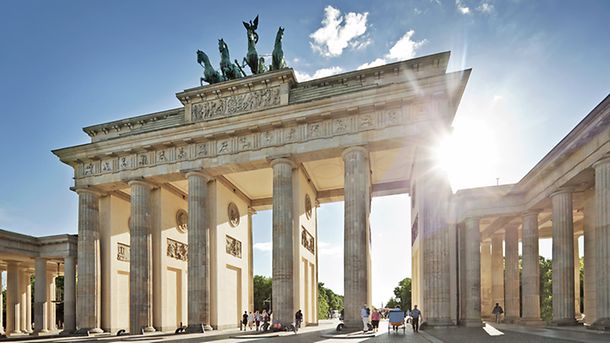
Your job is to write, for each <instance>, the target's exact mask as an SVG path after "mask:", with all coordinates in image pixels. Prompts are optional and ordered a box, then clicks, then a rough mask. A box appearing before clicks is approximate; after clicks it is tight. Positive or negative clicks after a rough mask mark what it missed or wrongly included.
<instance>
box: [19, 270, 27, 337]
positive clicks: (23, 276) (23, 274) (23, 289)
mask: <svg viewBox="0 0 610 343" xmlns="http://www.w3.org/2000/svg"><path fill="white" fill-rule="evenodd" d="M19 279H20V280H21V283H20V284H19V296H20V297H21V302H20V305H21V310H20V314H21V316H20V320H21V325H20V327H21V332H22V333H28V331H27V322H28V321H27V311H28V307H27V304H28V298H27V288H28V284H29V281H30V280H29V279H28V273H27V271H26V269H25V267H23V268H20V270H19Z"/></svg>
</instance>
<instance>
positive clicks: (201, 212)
mask: <svg viewBox="0 0 610 343" xmlns="http://www.w3.org/2000/svg"><path fill="white" fill-rule="evenodd" d="M186 177H187V179H188V187H189V193H188V210H189V213H188V242H189V259H188V274H189V275H188V328H187V330H188V332H203V331H205V330H211V329H212V327H211V326H210V225H209V222H210V220H209V218H208V216H209V213H208V208H209V199H208V182H209V178H208V177H207V176H206V175H205V174H203V173H201V172H190V173H188V174H187V175H186Z"/></svg>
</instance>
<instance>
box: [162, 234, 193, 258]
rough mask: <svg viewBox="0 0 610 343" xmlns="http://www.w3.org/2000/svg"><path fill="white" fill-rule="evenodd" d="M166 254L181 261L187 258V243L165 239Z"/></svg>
mask: <svg viewBox="0 0 610 343" xmlns="http://www.w3.org/2000/svg"><path fill="white" fill-rule="evenodd" d="M167 256H168V257H171V258H175V259H177V260H181V261H185V262H186V261H188V260H189V246H188V244H185V243H182V242H178V241H175V240H173V239H171V238H168V239H167Z"/></svg>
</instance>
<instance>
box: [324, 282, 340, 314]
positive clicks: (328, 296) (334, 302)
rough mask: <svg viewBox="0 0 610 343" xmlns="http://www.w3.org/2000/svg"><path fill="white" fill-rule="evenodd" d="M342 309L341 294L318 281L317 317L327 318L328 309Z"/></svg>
mask: <svg viewBox="0 0 610 343" xmlns="http://www.w3.org/2000/svg"><path fill="white" fill-rule="evenodd" d="M342 309H343V296H342V295H339V294H336V293H335V292H333V291H332V289H330V288H326V287H324V283H323V282H318V318H320V319H322V318H328V314H329V311H331V310H337V311H341V310H342Z"/></svg>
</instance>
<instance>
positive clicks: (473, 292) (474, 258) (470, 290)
mask: <svg viewBox="0 0 610 343" xmlns="http://www.w3.org/2000/svg"><path fill="white" fill-rule="evenodd" d="M465 224H466V225H465V227H466V232H465V242H464V244H465V250H466V251H465V255H466V256H465V257H466V258H465V262H466V266H465V269H466V272H465V277H466V280H465V294H464V296H465V297H466V311H465V315H466V318H465V323H464V324H465V325H466V326H471V327H478V326H481V325H482V322H481V253H480V249H481V232H480V228H479V218H467V219H466V223H465Z"/></svg>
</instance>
